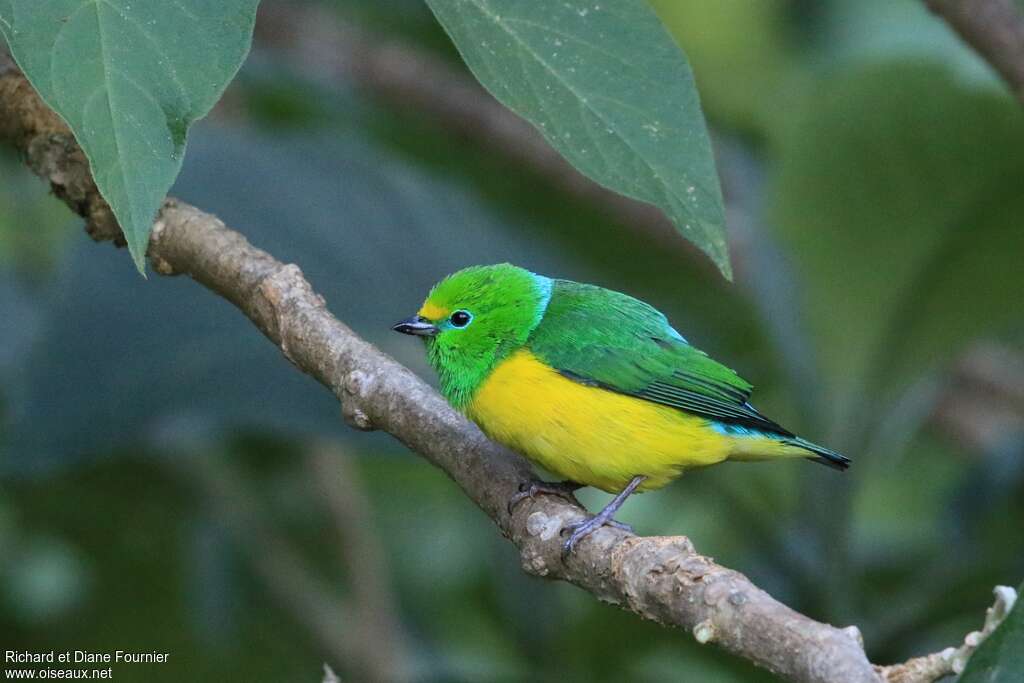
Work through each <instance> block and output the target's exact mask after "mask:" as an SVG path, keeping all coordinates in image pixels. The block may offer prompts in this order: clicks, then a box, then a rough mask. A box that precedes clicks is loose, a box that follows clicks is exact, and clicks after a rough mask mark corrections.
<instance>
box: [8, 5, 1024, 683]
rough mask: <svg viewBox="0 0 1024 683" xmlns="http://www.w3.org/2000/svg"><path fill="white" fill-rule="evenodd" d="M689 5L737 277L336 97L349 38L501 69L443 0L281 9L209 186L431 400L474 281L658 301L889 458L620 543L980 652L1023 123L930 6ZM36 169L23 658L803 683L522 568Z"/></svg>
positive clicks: (759, 494) (435, 128)
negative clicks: (643, 540) (93, 234)
mask: <svg viewBox="0 0 1024 683" xmlns="http://www.w3.org/2000/svg"><path fill="white" fill-rule="evenodd" d="M653 4H654V5H655V7H656V9H657V10H658V12H659V14H660V15H661V16H662V18H663V20H664V21H665V22H666V24H667V25H668V27H669V28H670V30H671V31H672V32H673V33H674V35H675V36H676V38H677V40H678V41H679V43H680V44H681V45H682V46H683V47H684V49H685V50H686V52H687V54H688V56H689V57H690V60H691V63H692V65H693V68H694V72H695V74H696V77H697V82H698V86H699V88H700V91H701V96H702V98H703V103H704V106H705V111H706V115H707V117H708V120H709V123H710V125H711V128H712V134H713V137H714V141H715V145H716V152H717V154H718V160H719V169H720V173H721V176H722V179H723V188H724V192H725V195H726V200H727V208H728V214H729V226H730V239H731V242H732V248H733V257H734V262H735V266H736V270H737V272H738V276H737V282H736V283H735V284H729V283H727V282H725V281H724V280H723V279H722V278H721V277H720V276H719V275H718V274H717V272H716V271H715V270H714V268H713V267H712V266H711V265H710V262H708V261H707V260H706V259H704V258H703V257H701V256H699V255H698V254H697V252H696V251H695V250H693V249H692V248H690V247H688V246H687V245H686V244H685V243H684V242H683V240H682V239H681V238H680V237H678V235H676V234H674V233H673V232H672V231H671V230H670V229H669V228H667V227H666V228H665V230H664V231H663V232H659V231H657V230H651V229H644V228H641V227H638V226H636V225H633V224H630V223H628V222H626V221H622V220H620V219H617V218H615V216H616V214H615V213H614V212H611V211H609V210H607V207H605V206H603V205H602V204H601V202H600V201H597V200H593V201H589V200H587V199H586V198H581V197H580V196H574V195H572V194H571V193H566V192H565V188H564V187H562V186H560V185H559V184H558V183H552V182H551V178H550V177H546V176H545V175H544V173H542V172H539V171H538V170H537V169H536V168H531V167H529V165H528V164H523V163H522V160H521V159H515V158H511V157H509V156H507V155H505V154H503V153H501V152H500V151H496V150H495V149H492V148H491V147H490V146H489V145H488V139H487V135H486V134H483V135H481V134H474V131H471V130H461V131H460V130H457V126H456V127H453V126H452V125H451V123H450V122H446V121H444V120H442V119H440V118H439V117H438V116H437V115H436V112H432V111H429V107H427V108H424V107H422V106H420V104H421V103H420V102H418V101H417V100H416V99H415V98H410V99H409V101H408V102H407V103H406V102H403V100H402V97H401V93H398V94H396V93H394V92H384V91H383V90H381V89H375V83H374V81H373V78H372V77H369V78H353V77H352V76H351V74H350V73H349V72H347V71H346V70H345V69H335V68H333V67H332V65H333V64H335V63H336V62H337V60H338V59H339V56H338V55H337V54H326V53H325V52H324V50H325V48H324V45H323V44H322V43H321V42H320V41H321V40H322V38H323V37H324V35H326V34H329V33H330V32H335V33H336V34H340V35H344V36H349V37H351V36H352V35H358V36H360V45H361V47H360V49H361V50H369V51H373V50H383V49H386V48H392V47H394V46H400V48H401V50H400V53H401V54H402V55H405V56H406V57H408V56H413V57H415V56H416V55H422V56H423V58H424V59H426V58H429V59H432V60H441V61H442V62H443V63H444V64H445V65H446V67H447V68H448V69H450V71H451V73H452V75H453V78H464V77H466V74H465V72H464V70H463V68H462V66H461V64H460V62H459V61H458V59H457V56H456V55H455V53H454V50H453V48H452V47H451V45H450V44H449V43H448V41H447V39H446V37H445V36H444V34H443V32H442V31H441V29H440V28H439V26H438V25H437V23H436V22H435V21H434V19H433V17H432V16H431V15H430V13H429V11H428V10H427V9H426V6H425V5H424V4H423V3H422V2H419V0H386V1H382V0H376V1H373V2H371V1H370V0H335V1H334V2H324V3H320V4H319V5H318V6H315V7H314V5H313V4H312V3H304V2H299V3H296V2H292V3H285V2H278V3H274V2H270V0H267V2H265V3H264V7H263V9H262V10H261V17H260V20H259V22H258V26H257V38H256V42H255V45H254V49H253V53H252V56H251V57H250V59H249V60H248V62H247V64H246V65H245V67H244V68H243V71H242V73H241V74H240V76H239V78H238V79H237V81H236V82H235V83H234V84H233V85H232V86H231V88H230V89H229V91H228V93H227V95H226V96H225V98H224V100H223V101H222V103H221V104H220V105H219V106H218V108H217V109H216V110H215V111H214V114H213V115H212V116H211V117H210V118H209V119H207V120H206V121H204V122H202V123H201V124H199V125H198V126H197V127H196V128H195V130H194V131H193V134H192V136H191V138H190V146H189V151H188V154H187V156H186V160H185V167H184V171H183V173H182V175H181V177H180V179H179V181H178V183H177V185H176V187H175V189H174V194H176V195H177V196H180V197H182V198H183V199H185V200H186V201H189V202H191V203H193V204H196V205H197V206H199V207H202V208H203V209H205V210H207V211H210V212H212V213H215V214H217V215H218V216H220V217H221V218H223V219H224V220H225V221H226V222H227V223H228V225H230V226H232V227H234V228H236V229H239V230H241V231H242V232H243V233H245V234H246V235H247V236H248V237H249V239H250V240H251V241H253V242H254V243H255V244H257V245H258V246H260V247H262V248H265V249H267V250H269V251H270V252H271V253H273V254H274V255H275V256H277V257H278V258H280V259H282V260H287V261H293V262H295V263H298V264H300V265H301V267H302V268H303V270H304V272H305V273H306V274H307V276H308V277H309V279H310V280H311V281H312V282H313V284H314V286H316V287H317V288H318V290H319V291H320V292H322V293H323V294H324V295H325V296H326V298H327V301H328V303H329V305H330V307H331V309H332V310H333V311H334V313H335V314H336V315H338V317H339V318H341V319H342V320H344V321H345V322H346V323H348V324H349V325H351V326H352V327H353V328H354V329H355V330H356V332H358V333H359V334H361V335H363V336H364V337H366V338H367V339H369V340H371V341H372V342H374V343H375V344H378V345H379V346H381V347H382V348H383V349H384V350H386V351H387V352H388V353H391V354H393V355H395V356H396V357H397V358H398V359H399V360H401V361H402V362H403V363H406V364H408V365H410V366H411V367H413V368H414V369H415V370H416V371H417V372H419V373H420V374H421V375H422V376H424V377H426V378H429V379H431V380H432V377H431V376H430V373H429V371H428V370H427V368H426V366H425V364H424V362H423V359H422V357H421V355H422V350H421V348H420V347H419V345H418V344H414V343H410V342H409V340H408V339H406V338H399V335H393V334H391V333H390V332H389V325H390V323H392V322H393V321H394V320H396V319H398V318H400V317H404V316H405V315H407V314H408V313H409V312H410V311H412V310H415V307H416V306H417V305H418V304H419V302H420V300H421V299H422V297H423V296H424V294H425V292H426V291H427V288H428V287H429V286H430V284H432V283H433V282H434V281H435V280H437V279H438V278H440V277H441V276H443V275H445V274H446V273H448V272H451V271H452V270H455V269H457V268H460V267H462V266H465V265H469V264H474V263H490V262H498V261H512V262H515V263H518V264H521V265H524V266H527V267H529V268H531V269H534V270H536V271H538V272H542V273H546V274H551V275H558V276H562V277H568V278H572V279H577V280H583V281H588V282H595V283H599V284H602V285H605V286H608V287H612V288H616V289H620V290H624V291H628V292H630V293H632V294H634V295H636V296H639V297H640V298H643V299H646V300H647V301H650V302H651V303H653V304H654V305H656V306H658V307H659V308H661V309H662V310H664V311H666V312H667V313H668V314H669V317H670V318H671V319H672V320H673V321H674V322H675V323H676V326H677V327H678V328H679V329H680V330H683V331H684V334H686V336H687V337H688V338H689V339H691V340H692V341H694V342H695V343H696V344H697V345H698V346H700V347H702V348H704V349H706V350H707V351H709V352H710V353H712V355H714V356H716V357H718V358H720V359H722V360H724V361H726V362H728V363H730V364H731V365H733V366H734V367H735V368H736V369H737V370H738V371H740V372H741V374H743V375H744V376H745V377H747V378H748V379H750V380H752V381H753V382H754V383H755V384H756V385H757V387H758V390H757V394H756V397H757V403H758V405H759V407H761V408H762V410H764V412H766V413H767V414H769V415H772V416H773V417H777V419H778V420H779V421H780V422H782V423H783V424H786V425H787V426H791V428H793V429H794V430H796V431H799V432H800V433H802V434H805V435H806V436H807V437H808V438H811V439H813V440H816V441H821V442H824V443H827V444H829V445H831V446H833V447H834V448H837V449H839V450H841V451H844V452H846V453H847V454H849V455H850V456H852V457H853V458H854V463H855V464H854V467H853V468H852V469H851V470H850V471H849V472H848V473H847V474H845V475H843V476H838V475H836V474H835V473H834V472H831V471H826V470H825V469H824V468H816V467H808V466H806V465H804V464H802V463H792V464H774V465H755V464H743V465H728V464H727V465H723V466H722V467H718V468H712V469H710V470H708V471H705V472H694V473H692V474H690V475H688V476H687V477H685V478H683V479H682V480H681V481H680V482H678V483H677V484H675V485H673V486H671V487H670V488H668V489H665V490H664V491H662V492H659V493H656V494H654V495H649V496H642V497H640V498H638V499H636V500H633V501H631V502H630V504H629V505H627V506H626V508H625V510H624V513H623V514H622V519H623V520H624V521H627V522H630V523H632V524H633V525H634V526H635V527H636V528H637V529H638V530H639V531H640V532H642V533H648V534H674V533H680V534H687V535H689V536H691V537H692V538H693V539H694V541H695V543H696V544H697V547H698V548H699V549H701V550H702V551H703V552H705V553H708V554H711V555H713V556H714V557H715V558H716V559H718V560H719V561H720V562H722V563H723V564H725V565H727V566H731V567H734V568H737V569H739V570H741V571H743V572H744V573H746V574H747V575H749V576H750V577H751V578H752V579H753V580H754V582H755V583H757V584H759V585H761V586H762V587H764V588H766V589H767V590H769V591H770V592H771V593H772V594H773V595H775V596H776V597H778V598H779V599H781V600H783V601H784V602H786V603H788V604H789V605H791V606H793V607H794V608H796V609H798V610H800V611H803V612H805V613H807V614H808V615H810V616H812V617H814V618H817V619H820V620H825V621H830V622H832V623H835V624H838V625H846V624H857V625H858V626H859V627H860V629H861V630H862V632H863V634H864V637H865V641H866V645H867V648H868V653H869V655H870V656H871V658H872V660H873V661H877V662H889V661H898V660H902V659H905V658H907V657H908V656H911V655H915V654H923V653H925V652H931V651H934V650H937V649H941V648H943V647H946V646H948V645H951V644H954V643H957V642H959V641H960V639H962V637H963V635H964V634H965V633H966V632H967V631H969V630H972V629H974V628H977V627H978V626H979V625H980V623H981V620H982V616H983V611H984V607H985V606H987V605H988V604H990V602H991V588H992V586H993V585H994V584H996V583H1004V584H1010V585H1016V584H1018V583H1019V581H1020V579H1021V577H1022V576H1024V536H1022V534H1021V533H1020V529H1021V522H1022V519H1024V495H1022V494H1024V457H1022V456H1024V453H1022V450H1024V303H1022V295H1024V268H1021V265H1020V263H1021V256H1022V254H1024V230H1022V229H1021V228H1022V226H1021V219H1020V217H1021V216H1022V215H1024V186H1022V184H1021V178H1022V177H1024V155H1022V154H1021V152H1020V150H1022V149H1024V113H1022V112H1021V110H1020V108H1019V106H1018V105H1017V104H1016V103H1014V102H1013V101H1012V99H1011V98H1010V97H1009V96H1008V95H1007V94H1006V93H1005V92H1004V89H1003V87H1002V84H1001V83H1000V82H998V80H997V79H996V78H995V77H994V76H993V74H992V73H991V72H990V71H989V70H988V68H987V67H986V66H985V65H984V64H983V63H982V62H981V61H980V60H979V59H978V58H977V57H975V56H974V55H973V54H972V53H971V52H970V51H969V50H967V49H966V48H965V47H963V46H961V45H960V44H959V43H958V41H957V40H956V38H955V37H954V36H953V35H952V34H951V33H950V32H949V31H948V29H947V28H946V27H945V26H944V25H943V24H942V23H941V22H939V21H938V20H936V19H935V18H933V17H931V16H930V15H929V14H928V13H927V11H926V10H925V9H923V5H922V4H921V3H919V2H916V1H914V0H871V1H866V0H827V1H820V0H819V1H815V2H809V1H807V0H763V1H762V2H757V3H750V2H744V1H743V0H719V2H715V3H707V2H697V1H696V0H655V1H654V2H653ZM312 10H315V13H314V14H309V12H310V11H312ZM310 17H313V18H315V20H312V21H311V20H310ZM638 49H639V46H638ZM318 55H319V56H318ZM4 153H7V152H4ZM8 154H9V153H8ZM0 164H2V173H3V183H2V184H0V340H2V343H0V458H2V459H0V634H2V636H3V638H2V640H3V643H4V647H5V648H15V649H28V650H34V651H40V650H49V649H88V650H100V651H103V650H114V649H139V650H160V651H169V652H171V658H170V663H169V664H167V665H160V666H151V667H144V668H138V667H136V668H133V669H131V670H129V669H124V670H123V671H119V672H116V673H115V675H116V676H118V677H120V678H123V679H125V680H148V681H178V680H183V679H185V678H187V679H190V680H294V681H309V680H319V678H320V675H321V673H320V666H321V663H322V662H325V661H326V662H329V663H330V664H331V666H333V667H334V668H335V669H336V670H337V671H338V672H339V673H340V674H341V675H342V676H343V678H344V679H348V680H376V679H380V678H383V677H390V678H394V679H396V680H408V681H512V680H527V679H529V680H541V681H544V680H552V681H554V680H594V681H602V680H617V681H621V680H638V681H644V680H714V681H761V680H765V681H768V680H773V678H772V676H771V675H769V674H767V673H765V672H761V671H758V670H755V669H754V668H753V667H752V666H751V665H748V664H746V663H745V662H741V661H737V660H735V659H733V658H730V657H728V656H725V655H723V654H722V653H720V652H718V651H717V650H715V649H714V648H707V647H701V646H699V645H697V644H695V643H694V642H693V641H692V639H691V638H690V637H688V636H687V635H685V634H680V633H676V632H671V631H668V630H665V629H662V628H660V627H657V626H655V625H653V624H650V623H644V622H641V621H640V620H639V619H638V618H636V617H634V616H632V615H628V614H625V613H623V612H620V611H619V610H617V609H616V608H614V607H611V606H608V605H603V604H600V603H598V602H596V601H595V600H594V599H593V598H592V597H591V596H589V595H586V594H584V593H582V592H580V591H578V590H577V589H575V588H573V587H571V586H566V585H561V584H555V583H549V582H544V581H541V580H536V579H532V578H529V577H527V576H525V575H524V574H522V573H521V572H520V570H519V568H518V558H517V556H516V554H515V552H514V550H513V549H512V547H511V546H510V545H508V544H507V543H505V542H504V541H503V540H502V539H500V537H499V536H498V535H497V534H496V533H495V531H494V529H493V528H491V526H490V524H489V522H488V521H487V520H486V518H485V517H484V516H483V515H481V514H480V513H479V512H478V511H477V510H476V509H475V508H474V507H473V506H472V504H471V503H469V501H468V500H467V499H466V498H465V497H464V496H463V495H462V494H461V493H460V492H459V491H458V490H457V488H456V487H455V486H454V485H453V484H451V483H450V482H449V481H448V480H447V479H446V478H445V477H444V475H443V474H441V473H440V472H438V471H436V470H434V469H433V468H431V467H430V466H429V465H427V464H426V463H424V462H423V461H421V460H420V459H418V458H417V457H415V456H413V455H411V454H409V453H408V452H406V451H405V450H404V449H403V448H402V447H400V446H399V445H398V444H396V443H395V442H393V441H392V440H390V439H389V438H388V437H386V436H384V435H380V434H368V435H367V434H357V433H353V432H351V431H348V430H346V429H345V428H344V427H343V426H342V424H341V422H340V421H339V420H338V415H337V405H336V403H335V402H334V400H333V398H332V397H331V396H330V395H329V394H328V393H327V392H325V391H324V390H323V389H322V388H320V387H319V386H318V385H316V384H315V383H314V382H313V381H311V380H309V379H308V378H306V377H304V376H301V375H300V374H299V373H296V372H295V371H294V369H293V368H292V367H290V366H289V364H288V363H287V362H285V361H284V359H282V358H281V357H280V354H279V353H278V352H277V350H276V349H275V348H274V347H273V346H272V345H271V344H269V343H268V342H267V341H266V340H265V339H263V338H262V337H261V336H260V335H259V334H257V333H256V332H255V330H254V329H252V327H251V325H249V324H248V323H247V322H246V321H245V320H244V318H243V317H242V316H241V314H239V313H238V312H237V311H235V310H234V309H232V308H231V306H230V305H229V304H227V303H226V302H224V301H221V300H219V299H218V298H217V297H215V296H213V295H211V294H209V293H207V292H206V291H204V290H202V289H201V288H200V287H197V286H196V285H195V284H193V283H191V282H188V281H186V280H184V279H168V278H160V277H154V278H150V279H149V280H143V279H142V278H140V277H139V276H138V275H137V273H136V272H135V271H134V269H133V268H132V266H131V263H130V260H129V259H128V257H127V254H126V253H124V252H123V251H115V250H112V249H110V248H109V247H103V246H96V245H94V244H92V243H90V242H89V240H88V238H87V237H86V236H85V235H84V234H83V231H82V230H81V228H80V226H79V224H78V221H77V220H72V218H71V217H70V215H69V213H68V212H67V210H66V209H65V207H64V206H63V205H61V204H60V203H59V202H58V201H57V200H56V199H54V198H53V197H50V196H48V194H47V188H46V187H45V186H44V184H43V183H41V182H39V181H38V180H37V179H36V178H34V177H32V176H31V175H30V174H29V173H28V171H26V170H25V169H24V167H23V166H21V164H20V163H19V160H18V159H16V158H13V156H10V155H9V156H6V157H3V158H2V159H0ZM581 497H582V499H583V501H584V502H585V503H586V504H588V505H590V506H592V507H593V506H598V505H600V504H601V503H602V502H603V501H604V498H605V497H604V494H599V493H595V492H586V493H584V494H583V495H582V496H581ZM134 676H138V678H137V679H136V678H134Z"/></svg>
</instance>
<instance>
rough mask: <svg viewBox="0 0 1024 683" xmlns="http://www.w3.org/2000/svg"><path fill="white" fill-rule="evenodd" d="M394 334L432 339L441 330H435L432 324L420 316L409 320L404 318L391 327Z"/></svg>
mask: <svg viewBox="0 0 1024 683" xmlns="http://www.w3.org/2000/svg"><path fill="white" fill-rule="evenodd" d="M391 329H393V330H394V331H395V332H401V333H402V334H412V335H415V336H417V337H433V336H434V335H435V334H437V333H438V332H440V331H441V330H439V329H437V326H436V325H434V323H432V322H430V321H429V320H427V319H426V318H424V317H423V316H421V315H414V316H413V317H411V318H406V319H405V320H402V321H401V322H397V323H395V324H394V325H392V326H391Z"/></svg>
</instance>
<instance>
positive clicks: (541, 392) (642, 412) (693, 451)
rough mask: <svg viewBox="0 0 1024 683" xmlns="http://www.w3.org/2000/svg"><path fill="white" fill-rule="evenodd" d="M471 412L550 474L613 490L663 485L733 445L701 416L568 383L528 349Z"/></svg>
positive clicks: (500, 372) (501, 370)
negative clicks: (635, 481) (636, 481)
mask: <svg viewBox="0 0 1024 683" xmlns="http://www.w3.org/2000/svg"><path fill="white" fill-rule="evenodd" d="M467 414H468V415H469V417H470V418H471V419H472V420H473V421H475V422H476V423H477V424H479V425H480V427H481V428H482V429H483V430H484V432H486V433H487V435H488V436H490V437H491V438H492V439H494V440H495V441H499V442H501V443H503V444H506V445H507V446H510V447H511V448H513V449H514V450H517V451H519V452H520V453H522V454H523V455H525V456H526V457H528V458H529V459H530V460H532V461H533V462H535V463H537V464H538V465H540V466H541V467H543V468H545V469H547V470H549V471H550V472H552V473H553V474H555V475H557V476H559V477H565V478H566V479H571V480H572V481H576V482H579V483H581V484H586V485H587V486H595V487H597V488H600V489H603V490H605V491H609V492H617V491H619V490H621V489H622V488H623V487H624V486H625V485H626V484H627V483H628V482H629V480H630V479H632V478H633V477H634V476H636V475H646V476H647V477H648V480H647V481H646V482H645V483H644V484H643V485H642V486H641V490H644V489H648V490H649V489H655V488H659V487H661V486H664V485H665V484H667V483H668V482H669V481H670V480H672V479H673V478H674V477H676V476H678V475H679V474H680V473H681V472H682V471H683V470H684V469H686V468H688V467H697V466H703V465H711V464H714V463H716V462H720V461H722V460H724V459H725V458H726V457H728V456H729V454H730V451H731V450H732V447H733V441H734V439H733V438H732V437H729V436H726V435H725V434H722V433H721V432H719V431H717V430H715V429H714V428H712V427H711V425H710V424H709V423H708V421H707V420H705V419H703V418H700V417H697V416H694V415H689V414H687V413H684V412H682V411H679V410H676V409H674V408H669V407H667V406H662V405H659V404H656V403H652V402H650V401H644V400H642V399H637V398H632V397H629V396H625V395H623V394H617V393H615V392H612V391H608V390H606V389H601V388H599V387H592V386H586V385H584V384H580V383H579V382H575V381H573V380H571V379H568V378H567V377H564V376H562V375H561V374H559V373H558V372H557V371H556V370H554V369H552V368H550V367H548V366H547V365H545V364H544V363H543V362H541V361H540V360H538V359H537V357H536V356H534V355H533V354H531V353H530V352H529V351H526V350H520V351H517V352H516V353H514V354H513V355H511V356H510V357H509V358H508V359H506V360H505V361H504V362H502V363H501V364H500V365H499V366H498V367H497V368H495V369H494V371H493V372H492V373H491V375H490V377H488V378H487V380H486V381H485V382H484V384H483V385H482V386H481V387H480V388H479V389H478V390H477V392H476V394H475V396H474V397H473V401H472V402H471V403H470V405H469V407H468V409H467Z"/></svg>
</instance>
